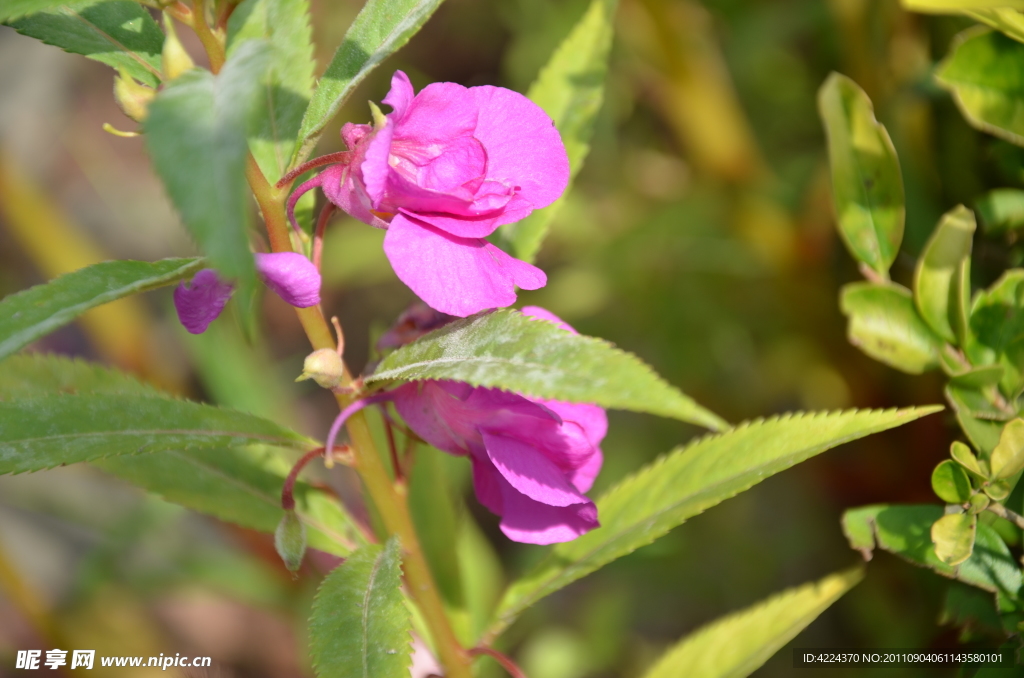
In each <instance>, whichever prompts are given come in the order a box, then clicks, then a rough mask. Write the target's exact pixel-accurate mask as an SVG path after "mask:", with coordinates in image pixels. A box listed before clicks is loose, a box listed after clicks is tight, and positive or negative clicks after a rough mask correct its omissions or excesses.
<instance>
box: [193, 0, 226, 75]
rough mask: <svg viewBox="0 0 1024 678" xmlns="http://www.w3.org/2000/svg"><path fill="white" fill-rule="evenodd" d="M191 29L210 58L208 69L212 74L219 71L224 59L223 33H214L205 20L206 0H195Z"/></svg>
mask: <svg viewBox="0 0 1024 678" xmlns="http://www.w3.org/2000/svg"><path fill="white" fill-rule="evenodd" d="M192 15H193V16H192V29H193V30H194V31H195V32H196V35H197V36H199V42H201V43H203V49H205V50H206V55H207V56H208V57H209V59H210V70H211V71H213V73H214V75H216V74H217V73H220V69H221V68H222V67H223V66H224V61H225V59H226V55H225V51H224V39H223V35H220V36H218V35H216V34H214V32H213V30H212V29H211V28H210V24H209V23H208V22H207V20H206V0H195V3H194V5H193V11H192Z"/></svg>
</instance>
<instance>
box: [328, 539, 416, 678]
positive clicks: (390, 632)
mask: <svg viewBox="0 0 1024 678" xmlns="http://www.w3.org/2000/svg"><path fill="white" fill-rule="evenodd" d="M400 558H401V549H400V548H399V545H398V539H397V537H392V538H391V539H389V540H388V542H387V544H386V545H385V546H384V547H380V546H376V545H369V546H364V547H363V548H361V549H359V550H358V551H356V552H355V553H354V554H352V556H351V557H349V558H348V559H347V560H346V561H345V562H344V563H342V564H341V565H339V566H338V567H336V568H334V569H333V570H332V571H331V573H330V574H328V575H327V577H326V578H325V579H324V580H323V583H321V584H320V590H319V591H318V592H317V594H316V600H314V601H313V615H312V617H311V618H310V620H309V639H310V654H311V655H312V658H313V667H314V668H315V669H316V673H317V675H318V676H320V678H404V677H406V676H408V675H409V665H410V663H411V659H410V654H411V651H412V647H411V642H412V636H411V634H410V629H411V626H410V622H409V612H408V610H406V607H405V603H404V601H403V599H402V592H401V590H400V588H399V587H401V585H402V570H401V560H400Z"/></svg>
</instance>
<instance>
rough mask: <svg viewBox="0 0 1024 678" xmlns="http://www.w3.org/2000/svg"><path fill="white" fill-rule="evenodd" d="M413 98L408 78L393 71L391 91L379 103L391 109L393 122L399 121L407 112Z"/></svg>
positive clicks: (413, 92) (413, 94)
mask: <svg viewBox="0 0 1024 678" xmlns="http://www.w3.org/2000/svg"><path fill="white" fill-rule="evenodd" d="M414 96H415V91H414V90H413V88H412V83H411V82H409V76H408V75H406V74H405V73H404V72H403V71H395V74H394V75H392V76H391V90H390V91H389V92H388V95H387V96H386V97H384V98H383V99H382V100H381V102H382V103H385V104H387V105H388V106H390V107H391V109H392V115H393V116H394V118H395V120H401V119H402V118H404V117H405V114H406V112H408V110H409V104H411V103H412V100H413V97H414Z"/></svg>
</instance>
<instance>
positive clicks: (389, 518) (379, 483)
mask: <svg viewBox="0 0 1024 678" xmlns="http://www.w3.org/2000/svg"><path fill="white" fill-rule="evenodd" d="M245 174H246V178H247V179H248V181H249V186H250V187H251V188H252V192H253V194H254V195H255V196H256V202H257V203H259V206H260V210H261V211H262V212H263V219H264V221H265V222H266V225H267V233H268V236H269V238H270V245H271V248H272V249H273V250H274V251H275V252H291V251H293V249H292V245H291V238H290V233H289V232H290V229H289V226H288V218H287V216H286V214H285V200H286V198H287V195H288V187H287V186H282V187H281V188H277V187H274V186H271V185H270V183H269V182H267V179H266V177H265V176H264V175H263V173H262V172H261V171H260V169H259V166H258V165H257V164H256V161H255V160H254V159H253V157H252V156H251V155H250V156H249V158H248V161H247V163H246V171H245ZM295 310H296V312H297V313H298V315H299V321H300V322H301V323H302V327H303V329H304V330H305V331H306V336H307V337H308V338H309V342H310V344H312V346H313V348H314V349H321V348H330V349H333V348H334V339H333V337H332V336H331V330H330V327H329V326H328V324H327V321H326V320H325V319H324V316H323V313H322V312H321V311H320V308H319V307H316V306H315V307H312V308H298V309H295ZM351 381H352V377H351V375H350V373H349V371H348V369H347V368H346V369H345V372H344V376H343V378H342V383H341V386H342V387H345V386H347V385H349V384H350V383H351ZM335 398H336V399H337V401H338V406H339V407H340V408H342V409H344V408H345V407H346V406H347V405H349V404H350V403H351V402H352V400H353V398H354V394H347V393H344V392H342V393H335ZM347 429H348V435H349V440H350V441H351V443H352V452H353V458H354V464H353V466H354V467H355V469H356V471H358V473H359V476H360V478H362V481H363V484H364V485H365V486H366V490H367V492H368V493H369V495H370V498H371V499H372V500H373V503H374V506H376V507H377V510H378V511H379V512H380V516H381V518H382V520H383V521H384V525H385V527H386V528H387V531H388V533H389V534H394V535H398V539H399V541H400V542H401V544H402V550H403V551H404V556H405V557H404V558H403V565H404V569H405V577H406V581H407V582H408V585H409V592H410V594H411V595H412V598H413V600H414V601H415V602H416V604H417V606H418V607H419V608H420V611H421V612H422V613H423V619H424V621H426V624H427V627H428V628H429V629H430V633H431V634H432V636H433V641H434V647H435V648H436V650H437V655H438V659H439V660H440V662H441V665H442V666H444V668H445V676H446V678H471V675H472V674H471V672H470V664H471V659H470V657H469V655H468V654H467V652H466V651H465V650H464V649H463V648H462V646H461V645H460V644H459V641H458V639H457V638H456V637H455V632H454V631H453V630H452V627H451V623H450V622H449V621H448V616H447V615H446V614H445V611H444V603H443V602H442V600H441V596H440V594H439V593H438V591H437V586H436V585H435V584H434V580H433V577H432V576H431V574H430V568H429V566H428V565H427V560H426V558H425V557H424V555H423V549H422V548H421V547H420V543H419V538H418V537H417V536H416V530H415V528H414V527H413V522H412V516H411V515H410V514H409V504H408V502H407V500H406V490H405V485H404V483H398V484H393V483H392V482H391V478H390V477H389V475H388V472H387V469H385V467H384V464H383V463H382V462H381V458H380V455H379V454H378V453H377V448H376V445H375V443H374V441H373V436H371V434H370V429H369V426H368V425H367V422H366V416H365V413H363V412H357V413H355V414H353V415H352V416H351V417H350V418H349V420H348V422H347Z"/></svg>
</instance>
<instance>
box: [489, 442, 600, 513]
mask: <svg viewBox="0 0 1024 678" xmlns="http://www.w3.org/2000/svg"><path fill="white" fill-rule="evenodd" d="M482 436H483V440H484V448H485V449H486V450H487V456H488V458H489V459H490V460H491V463H492V464H494V467H495V468H496V469H498V472H499V473H501V475H502V477H503V478H505V480H507V481H508V483H509V484H510V485H511V486H512V487H514V488H515V489H516V490H517V491H518V492H521V493H523V494H525V495H526V496H527V497H529V498H530V499H533V500H534V501H539V502H541V503H544V504H548V505H549V506H569V505H570V504H580V503H585V502H588V501H590V500H589V499H587V498H586V497H585V496H583V495H582V494H580V492H579V490H577V489H576V488H575V487H573V485H572V483H570V482H569V479H568V478H567V477H566V475H565V472H564V471H562V469H560V468H558V467H557V466H555V464H554V463H552V461H551V460H550V459H548V458H547V457H546V456H545V455H543V454H541V453H540V452H538V451H537V450H536V449H534V448H533V447H532V446H530V445H528V444H526V443H523V442H520V441H519V440H515V439H513V438H507V437H505V436H501V435H494V434H491V433H488V432H487V431H483V432H482Z"/></svg>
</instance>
